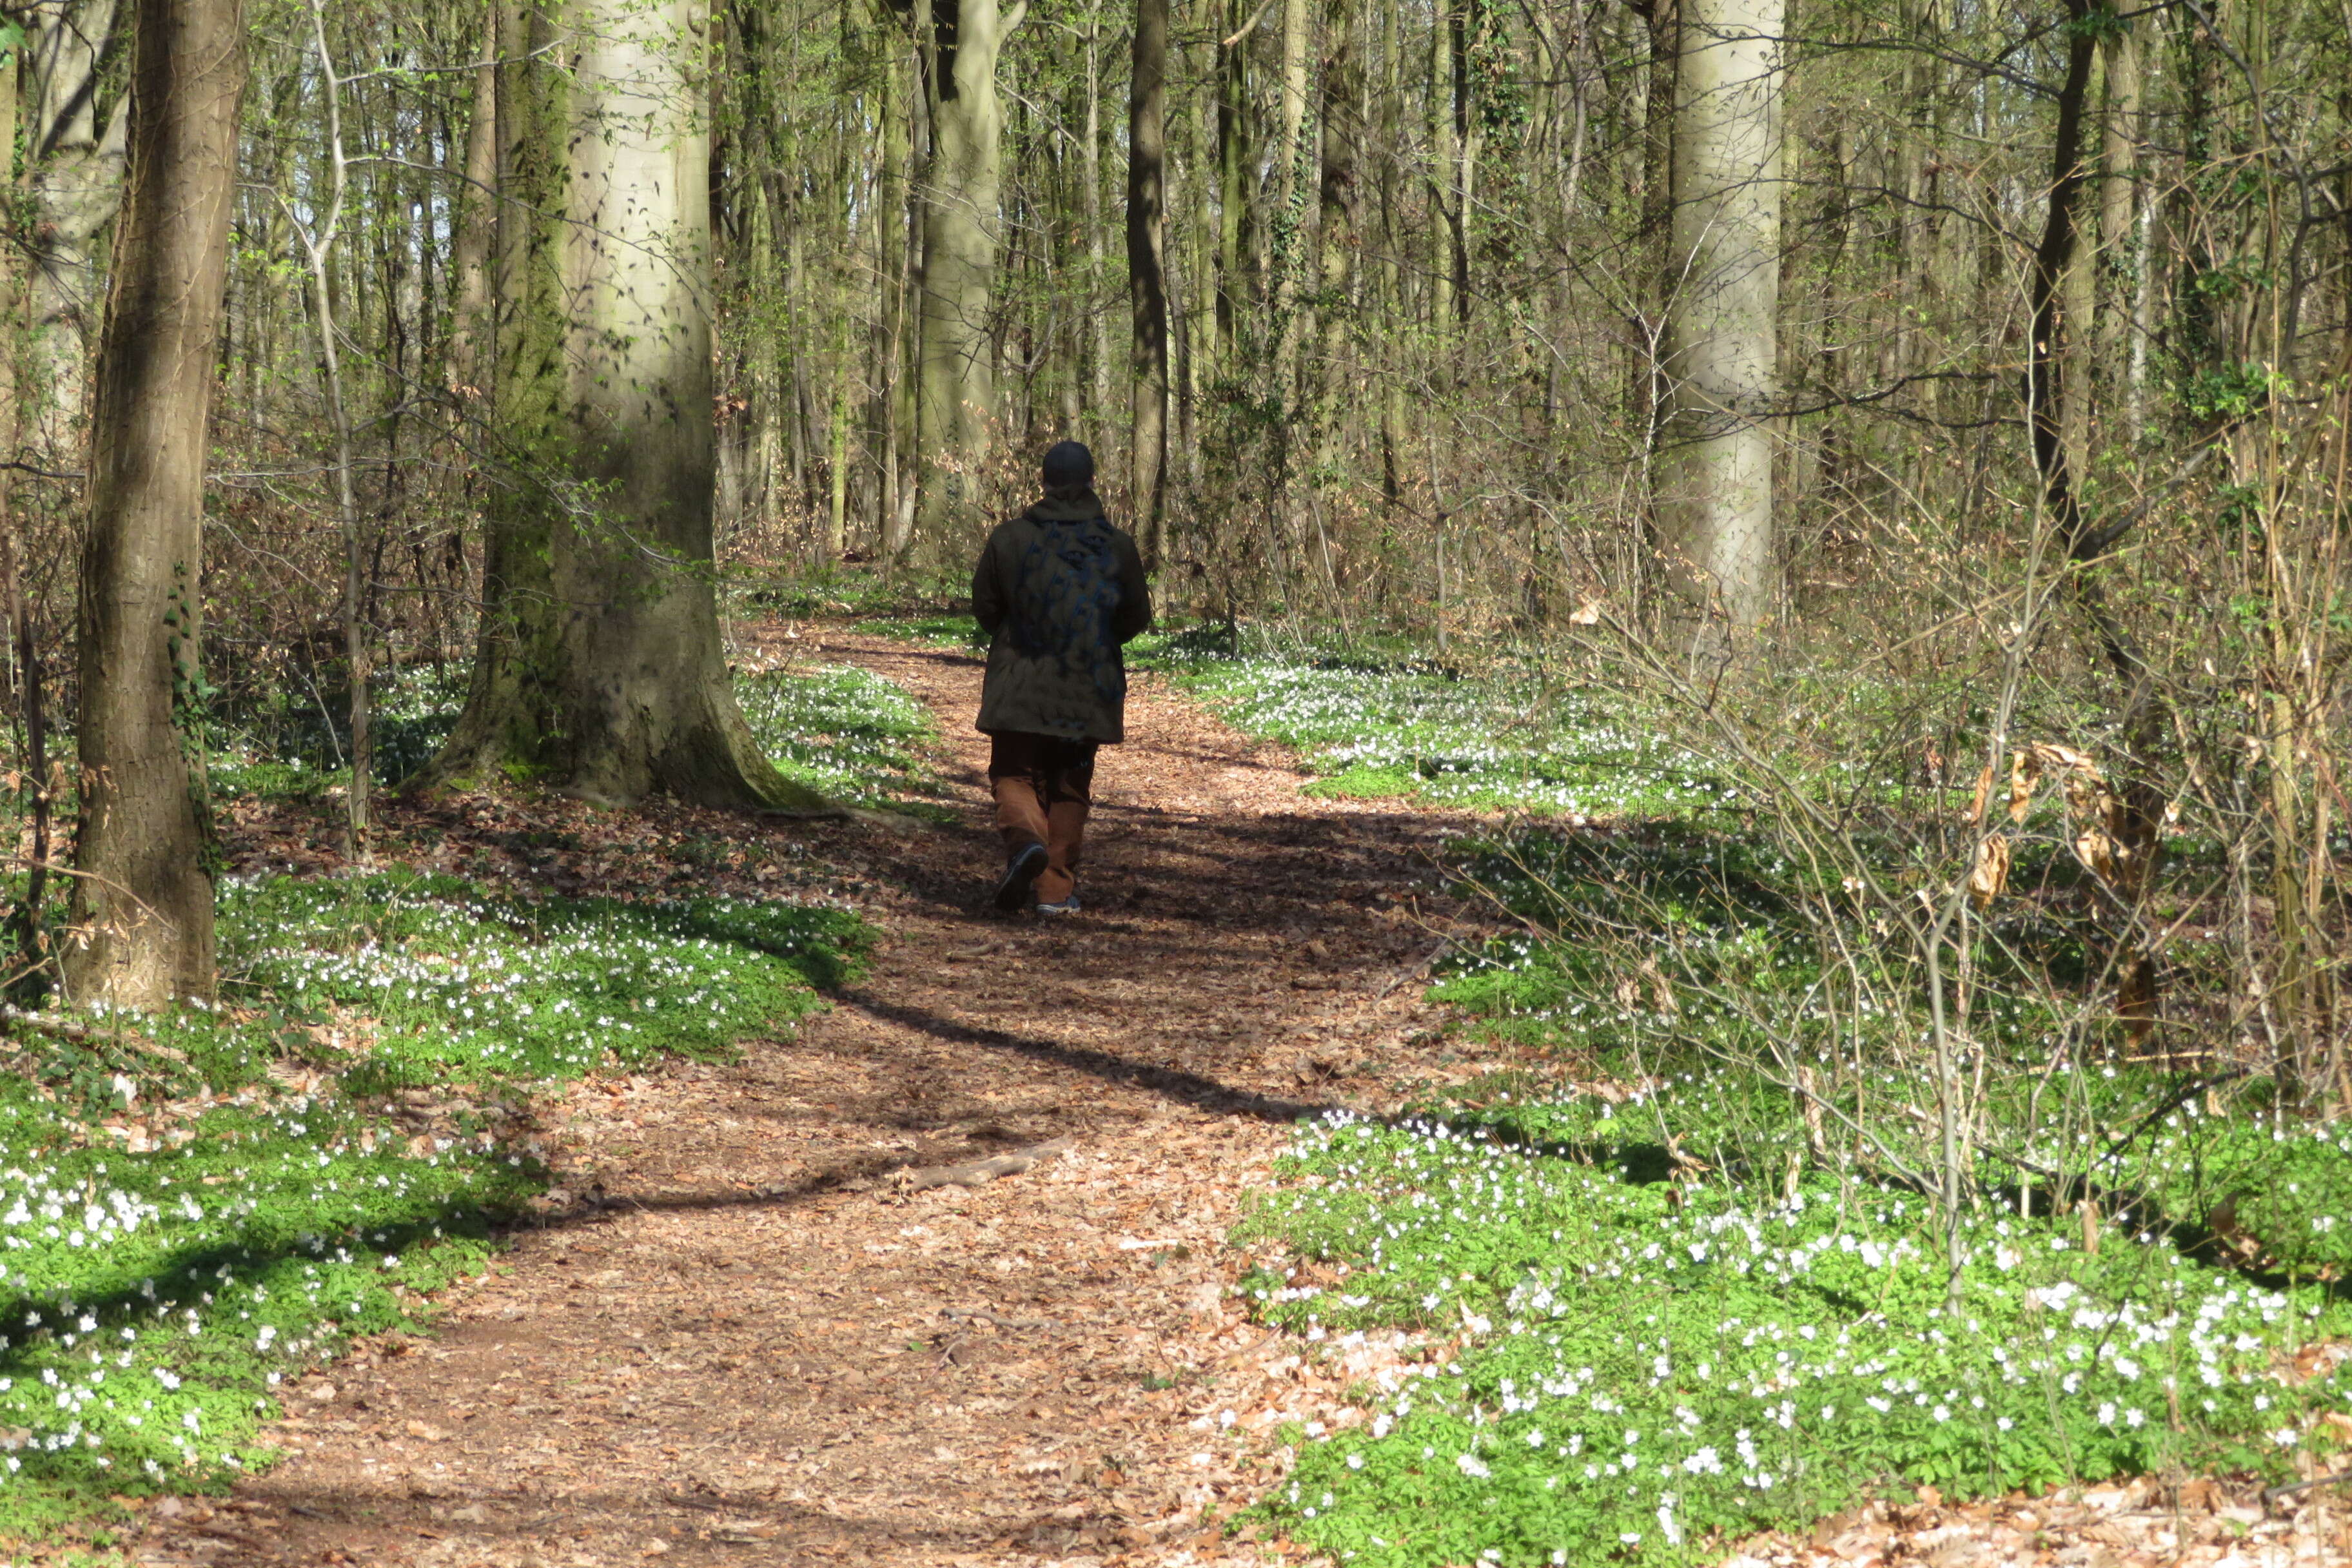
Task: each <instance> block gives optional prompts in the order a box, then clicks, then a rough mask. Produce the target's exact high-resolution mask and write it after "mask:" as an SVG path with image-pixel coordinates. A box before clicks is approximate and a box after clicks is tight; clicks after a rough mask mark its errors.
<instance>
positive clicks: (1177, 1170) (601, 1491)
mask: <svg viewBox="0 0 2352 1568" xmlns="http://www.w3.org/2000/svg"><path fill="white" fill-rule="evenodd" d="M755 641H756V642H757V643H758V645H759V646H760V647H761V649H762V650H763V651H765V652H766V653H767V654H769V655H770V656H772V657H774V658H778V659H782V658H788V657H789V658H822V659H826V660H836V661H837V660H844V659H848V660H854V661H855V662H857V663H859V664H862V665H865V666H866V667H867V668H872V669H875V670H877V671H879V672H881V673H883V674H885V675H887V676H889V677H891V678H892V679H896V680H898V681H900V682H902V683H903V684H904V685H905V686H907V687H908V689H911V690H913V691H915V692H917V693H918V694H919V695H920V696H922V697H923V698H924V699H925V700H927V701H929V702H930V703H931V704H933V706H934V707H935V708H936V709H937V710H938V711H939V713H940V716H941V719H942V721H943V723H944V727H945V729H946V731H947V733H948V736H949V738H950V746H951V748H952V757H951V759H950V766H949V770H948V772H949V776H950V779H951V780H952V781H954V782H956V783H957V784H961V785H962V786H964V787H965V788H966V790H967V792H968V795H967V798H968V799H969V800H970V801H971V806H972V809H971V813H970V819H969V823H968V825H967V826H966V827H965V828H964V829H962V830H954V829H936V830H934V829H925V830H914V831H908V832H903V833H894V832H891V831H887V830H883V829H877V828H874V827H870V826H830V825H827V826H822V827H814V828H813V827H811V826H808V825H804V824H784V825H772V826H766V825H763V826H757V827H744V828H739V829H738V831H745V832H754V833H760V834H766V835H772V836H773V837H779V838H786V839H798V840H801V841H803V842H805V843H807V845H808V847H809V849H810V852H811V854H812V855H813V856H814V857H815V858H819V859H824V860H830V861H832V862H834V863H835V864H837V865H839V866H841V867H843V868H845V870H846V871H847V872H848V873H850V874H852V875H858V874H861V873H862V874H863V875H864V876H865V877H866V879H868V881H869V883H870V885H871V887H872V889H873V891H872V893H871V895H870V897H869V898H868V899H867V900H866V902H867V904H868V907H869V909H870V911H871V913H872V915H873V916H874V918H875V919H876V921H877V923H878V924H880V925H881V926H882V927H883V928H884V929H885V930H886V931H887V933H888V935H887V941H886V942H885V944H884V945H883V946H882V948H881V949H880V951H879V952H877V954H876V956H875V959H874V961H873V963H872V965H871V969H870V972H869V973H868V974H867V976H866V979H865V980H864V982H863V983H862V984H859V985H857V986H856V987H855V988H854V989H851V990H849V991H847V992H845V993H844V994H841V995H839V996H838V997H837V998H836V1002H835V1007H834V1009H833V1010H832V1011H831V1012H830V1013H828V1014H826V1015H824V1016H821V1017H819V1018H817V1019H814V1020H813V1021H811V1023H810V1024H809V1025H808V1026H805V1027H804V1028H803V1030H802V1031H801V1032H800V1033H799V1034H798V1035H797V1036H795V1037H793V1038H790V1039H787V1040H783V1041H780V1042H774V1043H769V1044H762V1045H760V1046H757V1047H754V1048H752V1049H751V1050H750V1051H749V1052H748V1053H747V1056H746V1058H745V1059H744V1060H743V1061H742V1062H741V1063H740V1064H739V1065H736V1066H733V1067H727V1068H698V1067H691V1066H679V1067H675V1068H670V1069H668V1070H664V1071H661V1072H658V1073H655V1074H652V1075H649V1076H645V1077H634V1078H628V1079H614V1080H606V1081H603V1082H599V1083H595V1084H592V1085H589V1086H586V1087H584V1088H583V1090H582V1091H581V1092H580V1093H578V1094H577V1095H575V1096H574V1097H573V1100H572V1104H571V1106H570V1108H569V1111H568V1116H569V1121H568V1125H567V1127H566V1128H565V1130H564V1133H563V1139H562V1142H563V1143H564V1146H565V1152H564V1153H563V1154H562V1156H561V1160H560V1165H561V1168H562V1170H563V1173H564V1177H563V1187H564V1191H563V1193H562V1194H560V1195H561V1197H562V1200H563V1201H562V1205H560V1206H559V1207H558V1208H556V1209H555V1210H553V1211H551V1216H550V1223H549V1224H548V1225H547V1226H546V1227H545V1228H543V1229H538V1230H533V1231H530V1232H528V1233H526V1234H524V1235H522V1236H520V1237H519V1238H518V1240H517V1245H516V1246H515V1247H514V1249H513V1251H512V1252H511V1253H510V1254H509V1255H508V1257H507V1258H505V1260H504V1261H503V1262H502V1264H501V1265H500V1267H499V1268H498V1270H497V1271H496V1273H495V1274H494V1275H493V1276H492V1277H491V1278H490V1279H487V1280H484V1281H482V1282H480V1283H478V1284H477V1285H475V1286H472V1287H469V1288H467V1289H465V1290H463V1291H461V1292H459V1293H458V1294H457V1297H456V1299H455V1300H454V1302H453V1304H452V1307H451V1310H449V1312H448V1314H447V1317H446V1320H445V1321H444V1323H443V1326H442V1329H441V1331H440V1332H438V1333H437V1334H436V1335H435V1336H433V1337H430V1338H426V1339H422V1340H418V1341H415V1342H394V1343H390V1344H383V1345H378V1346H374V1347H372V1348H371V1349H370V1350H369V1351H368V1352H365V1353H362V1355H360V1356H358V1357H355V1358H353V1359H352V1360H351V1361H348V1362H346V1363H343V1364H341V1365H340V1366H338V1367H336V1368H334V1369H333V1370H332V1371H331V1373H329V1374H327V1375H326V1376H324V1377H313V1378H311V1379H310V1380H307V1381H306V1383H305V1384H303V1385H301V1386H299V1387H297V1388H294V1389H292V1390H290V1391H289V1401H288V1403H289V1406H290V1407H292V1408H293V1409H295V1410H297V1411H299V1412H300V1414H299V1416H296V1417H292V1418H289V1419H288V1420H287V1421H286V1422H285V1423H284V1424H283V1426H282V1428H281V1429H280V1435H281V1437H282V1440H283V1442H284V1444H285V1446H286V1447H287V1449H288V1451H289V1458H287V1459H286V1461H285V1462H284V1463H282V1464H281V1465H279V1466H278V1468H275V1469H273V1470H272V1471H270V1472H269V1473H268V1475H266V1476H264V1477H260V1478H258V1479H255V1480H253V1481H252V1482H250V1483H248V1484H247V1485H246V1486H244V1487H243V1488H241V1489H240V1491H239V1494H238V1496H237V1497H236V1499H235V1500H233V1502H232V1503H231V1504H230V1505H228V1506H227V1507H225V1508H214V1507H211V1506H208V1505H200V1504H192V1505H186V1506H184V1507H182V1508H181V1509H180V1510H179V1511H178V1512H177V1513H176V1514H175V1515H174V1516H173V1517H172V1518H169V1519H163V1518H158V1519H157V1520H156V1521H155V1522H156V1524H157V1526H158V1527H159V1528H158V1529H157V1530H156V1531H153V1532H152V1533H151V1534H150V1535H149V1537H148V1538H147V1540H146V1541H145V1542H142V1546H141V1548H140V1550H141V1553H142V1555H143V1556H146V1557H149V1558H151V1559H153V1560H159V1561H173V1562H191V1561H205V1562H246V1561H251V1562H300V1563H320V1562H325V1563H332V1562H338V1561H357V1562H362V1563H417V1564H453V1565H454V1564H474V1563H483V1564H501V1565H505V1564H522V1563H543V1564H550V1565H555V1564H582V1565H590V1564H608V1563H639V1562H646V1561H656V1560H658V1561H660V1562H663V1563H751V1562H758V1563H807V1562H820V1561H836V1560H837V1561H844V1562H856V1563H893V1564H896V1563H904V1564H931V1563H972V1564H981V1563H990V1564H993V1563H1024V1564H1026V1563H1051V1562H1064V1563H1087V1562H1101V1563H1112V1562H1166V1563H1185V1562H1197V1563H1209V1562H1234V1563H1240V1562H1251V1561H1258V1560H1260V1559H1259V1555H1258V1554H1259V1552H1261V1550H1262V1549H1260V1548H1256V1547H1253V1546H1250V1545H1247V1544H1240V1543H1229V1542H1223V1541H1222V1540H1221V1539H1220V1537H1219V1536H1218V1535H1216V1534H1215V1533H1213V1532H1208V1531H1204V1530H1203V1528H1202V1523H1203V1520H1204V1518H1206V1517H1207V1516H1208V1515H1209V1514H1211V1513H1213V1512H1214V1511H1216V1510H1229V1509H1230V1508H1231V1507H1232V1506H1233V1505H1234V1504H1236V1503H1238V1502H1240V1501H1243V1500H1247V1499H1249V1498H1252V1497H1254V1496H1255V1495H1256V1494H1257V1492H1258V1491H1260V1490H1261V1489H1263V1488H1264V1486H1265V1484H1266V1483H1267V1482H1268V1481H1269V1480H1270V1479H1272V1469H1273V1468H1274V1467H1278V1466H1279V1464H1280V1463H1281V1459H1280V1455H1279V1450H1277V1449H1275V1448H1274V1447H1272V1446H1271V1445H1270V1444H1269V1443H1268V1441H1267V1439H1266V1434H1265V1426H1266V1425H1267V1424H1269V1423H1270V1421H1271V1420H1272V1419H1273V1418H1274V1416H1275V1415H1276V1414H1278V1413H1279V1412H1280V1411H1282V1410H1284V1409H1295V1410H1297V1411H1299V1412H1301V1413H1309V1407H1310V1406H1313V1405H1316V1402H1317V1401H1318V1400H1322V1399H1327V1398H1328V1394H1329V1393H1330V1391H1331V1390H1332V1388H1333V1387H1334V1386H1335V1385H1334V1384H1331V1383H1329V1382H1327V1381H1325V1378H1324V1376H1323V1375H1321V1374H1318V1372H1317V1371H1316V1369H1314V1368H1313V1367H1310V1366H1307V1365H1306V1364H1303V1363H1301V1362H1300V1360H1299V1358H1297V1357H1296V1356H1294V1355H1290V1354H1288V1353H1287V1347H1286V1346H1285V1345H1284V1344H1282V1343H1281V1342H1275V1341H1271V1340H1268V1339H1267V1338H1266V1337H1265V1336H1264V1335H1263V1334H1261V1333H1259V1332H1257V1331H1254V1330H1252V1329H1250V1328H1249V1327H1248V1326H1247V1325H1246V1324H1245V1323H1244V1321H1243V1320H1242V1318H1241V1316H1240V1314H1239V1313H1238V1312H1237V1311H1236V1310H1234V1307H1233V1305H1232V1303H1231V1301H1230V1300H1227V1299H1226V1287H1227V1285H1228V1284H1229V1282H1230V1279H1231V1278H1232V1276H1233V1271H1234V1265H1233V1261H1232V1258H1231V1255H1230V1254H1229V1253H1226V1252H1225V1251H1224V1250H1223V1247H1221V1241H1222V1238H1223V1236H1224V1234H1225V1232H1226V1231H1227V1229H1228V1228H1229V1227H1230V1226H1231V1225H1232V1224H1233V1222H1234V1218H1235V1217H1236V1214H1237V1205H1238V1202H1239V1199H1240V1197H1241V1194H1243V1192H1244V1188H1245V1187H1246V1186H1247V1185H1249V1184H1251V1183H1252V1182H1253V1181H1258V1180H1262V1179H1263V1177H1264V1175H1265V1171H1266V1167H1267V1165H1268V1163H1269V1161H1270V1160H1271V1159H1272V1157H1273V1156H1274V1155H1275V1153H1276V1152H1277V1151H1278V1149H1279V1147H1280V1146H1281V1144H1282V1142H1283V1140H1284V1138H1285V1135H1286V1134H1285V1129H1286V1127H1287V1125H1288V1124H1289V1123H1290V1122H1291V1121H1292V1120H1293V1119H1294V1118H1295V1117H1296V1116H1297V1115H1298V1114H1299V1113H1300V1112H1301V1111H1302V1110H1307V1109H1310V1108H1314V1107H1319V1106H1326V1105H1334V1104H1341V1103H1347V1102H1349V1101H1350V1100H1353V1099H1354V1098H1356V1097H1357V1096H1358V1095H1361V1096H1363V1097H1365V1098H1366V1099H1375V1098H1381V1095H1380V1088H1379V1085H1378V1083H1377V1082H1376V1081H1375V1080H1374V1079H1372V1078H1371V1077H1370V1076H1369V1075H1368V1072H1367V1071H1366V1070H1365V1069H1367V1068H1371V1067H1377V1068H1379V1069H1380V1070H1381V1071H1382V1072H1394V1071H1397V1070H1399V1069H1400V1068H1402V1066H1403V1064H1405V1063H1406V1062H1407V1061H1409V1060H1411V1059H1412V1058H1415V1057H1426V1056H1428V1055H1429V1054H1430V1053H1429V1048H1428V1047H1425V1046H1415V1045H1413V1044H1411V1043H1410V1042H1411V1041H1412V1040H1413V1039H1414V1038H1415V1037H1417V1035H1418V1032H1419V1031H1420V1029H1421V1028H1422V1026H1423V1025H1424V1024H1425V1023H1426V1022H1427V1021H1428V1020H1427V1018H1426V1016H1424V1013H1423V1007H1422V1005H1421V1004H1419V1003H1418V1002H1417V1001H1416V1000H1415V998H1416V996H1417V994H1418V990H1419V988H1418V987H1417V986H1415V985H1413V984H1409V983H1408V982H1409V981H1410V980H1411V978H1412V976H1413V974H1414V973H1416V971H1417V968H1418V966H1419V964H1420V963H1421V962H1422V961H1423V960H1424V959H1425V958H1426V957H1427V956H1428V955H1429V953H1430V952H1431V950H1432V948H1433V945H1434V941H1433V935H1432V921H1433V918H1434V919H1438V920H1442V919H1444V918H1445V916H1446V911H1444V910H1433V908H1432V906H1431V905H1430V904H1429V902H1428V900H1427V897H1426V895H1425V893H1421V892H1417V891H1416V889H1417V887H1422V886H1425V884H1426V882H1427V881H1428V877H1429V870H1428V858H1427V857H1428V853H1429V852H1430V851H1433V849H1434V848H1435V847H1436V845H1437V842H1438V840H1439V839H1440V837H1441V836H1442V835H1443V834H1444V832H1445V831H1446V830H1447V829H1448V828H1450V827H1457V826H1461V824H1460V823H1458V822H1455V821H1450V820H1449V819H1448V818H1446V817H1444V816H1438V815H1435V814H1429V813H1419V812H1402V811H1396V810H1392V809H1389V808H1386V807H1381V806H1365V805H1353V804H1349V803H1344V802H1328V801H1318V800H1312V799H1308V798H1306V797H1304V796H1302V795H1300V794H1299V792H1298V787H1297V786H1298V784H1299V783H1300V782H1301V781H1300V779H1299V778H1298V776H1297V774H1296V773H1293V772H1291V771H1290V770H1289V769H1288V768H1287V767H1286V765H1285V763H1283V761H1282V760H1281V758H1280V757H1279V756H1278V755H1276V754H1275V753H1273V752H1269V751H1266V750H1265V749H1261V748H1254V747H1252V746H1251V745H1250V744H1249V743H1248V742H1245V741H1244V740H1243V739H1241V738H1240V737H1238V736H1236V735H1235V734H1234V733H1233V732H1232V731H1229V730H1227V729H1225V728H1224V727H1223V726H1222V725H1219V724H1217V723H1216V722H1214V721H1212V720H1210V719H1208V718H1207V717H1205V716H1204V715H1203V714H1202V711H1201V710H1199V709H1198V708H1197V707H1196V706H1194V705H1193V704H1192V703H1190V702H1188V701H1186V700H1183V699H1181V697H1178V696H1176V695H1174V694H1172V693H1171V692H1170V691H1169V690H1168V689H1166V688H1165V687H1164V686H1161V685H1160V684H1157V683H1155V682H1153V681H1152V680H1150V679H1143V680H1139V682H1138V689H1137V691H1136V693H1135V695H1134V697H1133V699H1132V702H1131V709H1130V720H1129V731H1130V733H1131V734H1133V735H1134V736H1135V737H1136V739H1135V740H1134V741H1133V742H1130V743H1129V744H1128V745H1126V746H1124V747H1120V748H1118V749H1116V750H1107V751H1106V752H1105V753H1104V761H1103V764H1102V767H1101V770H1100V774H1099V778H1098V784H1097V789H1098V794H1099V795H1100V801H1101V804H1100V805H1098V807H1097V814H1096V818H1095V822H1096V826H1095V828H1094V830H1093V833H1092V840H1093V841H1092V843H1091V845H1090V846H1089V855H1090V858H1089V861H1088V864H1087V868H1086V871H1085V874H1084V878H1083V881H1082V889H1083V892H1084V897H1085V900H1086V903H1087V911H1086V913H1085V914H1083V915H1082V916H1080V917H1078V918H1076V920H1073V921H1066V922H1059V923H1046V922H1041V921H1038V920H1037V919H1036V918H1035V917H1032V916H1022V917H1019V918H1007V917H1004V916H1002V915H999V914H997V913H995V912H994V911H993V910H988V909H986V908H985V894H986V892H987V890H988V887H989V879H990V876H991V872H992V868H993V866H994V864H995V850H994V846H993V836H992V833H990V832H988V831H987V830H986V827H985V818H984V816H983V814H982V810H981V804H982V799H983V796H984V793H985V788H984V780H983V779H982V776H981V773H982V767H983V766H984V764H985V742H983V741H982V739H981V738H980V737H979V736H977V735H974V734H973V733H971V730H970V728H969V723H970V719H969V715H970V714H971V711H972V710H973V707H974V705H975V703H976V701H977V699H978V694H979V679H980V667H979V665H978V664H977V663H976V662H975V661H974V660H973V659H971V658H969V657H968V656H965V655H963V654H961V653H958V652H951V651H942V650H933V649H926V648H919V647H907V646H905V645H900V644H894V643H887V642H884V641H880V640H877V639H872V638H863V637H851V636H847V635H844V634H831V635H824V636H815V635H812V634H808V633H803V637H801V638H800V639H799V640H797V641H794V642H790V643H787V642H785V641H783V640H782V634H781V631H780V629H778V628H774V627H770V628H766V629H765V630H764V631H763V632H761V634H760V635H759V637H757V638H755ZM1062 1138H1067V1139H1069V1140H1071V1145H1070V1148H1069V1150H1068V1152H1065V1153H1061V1154H1058V1155H1056V1156H1055V1157H1053V1158H1050V1159H1048V1160H1045V1161H1043V1162H1041V1163H1038V1164H1037V1165H1035V1166H1034V1168H1032V1169H1030V1170H1028V1171H1026V1172H1024V1173H1020V1174H1017V1175H1012V1176H1007V1177H1003V1178H1001V1179H999V1180H997V1181H994V1182H992V1183H989V1184H985V1185H982V1186H980V1187H977V1188H966V1187H961V1186H945V1187H939V1188H935V1189H930V1190H924V1191H909V1190H907V1187H906V1184H905V1182H904V1177H903V1174H902V1173H903V1172H904V1171H905V1170H906V1169H908V1168H910V1167H930V1166H936V1165H940V1164H946V1163H953V1162H958V1161H966V1160H972V1159H977V1158H981V1157H984V1156H987V1155H992V1154H997V1153H1003V1152H1010V1151H1013V1150H1019V1149H1023V1148H1028V1147H1032V1146H1034V1145H1036V1144H1038V1143H1041V1142H1047V1141H1049V1140H1055V1139H1062ZM894 1173H901V1174H894ZM1317 1407H1319V1406H1317ZM1227 1412H1232V1413H1233V1414H1232V1415H1231V1417H1230V1418H1229V1417H1228V1416H1227V1414H1226V1413H1227ZM1229 1419H1230V1424H1228V1420H1229ZM160 1511H161V1510H159V1512H160Z"/></svg>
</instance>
